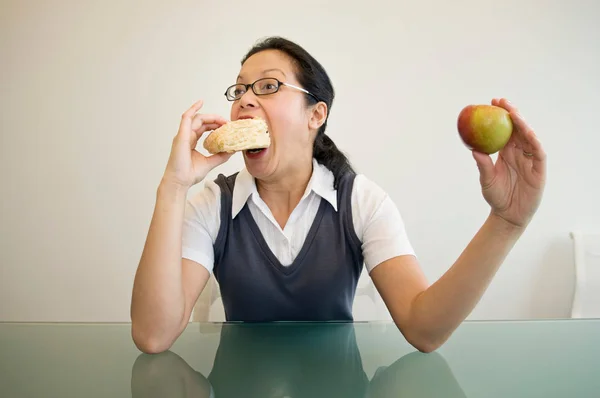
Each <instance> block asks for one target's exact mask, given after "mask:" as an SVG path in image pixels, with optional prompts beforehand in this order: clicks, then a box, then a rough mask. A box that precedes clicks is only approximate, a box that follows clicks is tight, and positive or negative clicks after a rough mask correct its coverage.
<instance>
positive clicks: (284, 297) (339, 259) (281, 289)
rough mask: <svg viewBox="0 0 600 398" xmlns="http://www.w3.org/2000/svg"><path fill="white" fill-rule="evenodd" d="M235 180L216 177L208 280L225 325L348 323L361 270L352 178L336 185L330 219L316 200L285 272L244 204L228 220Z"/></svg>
mask: <svg viewBox="0 0 600 398" xmlns="http://www.w3.org/2000/svg"><path fill="white" fill-rule="evenodd" d="M237 174H238V173H235V174H233V175H231V176H229V177H225V176H224V175H223V174H220V175H219V176H218V177H217V179H216V180H215V182H216V183H217V184H218V186H219V187H220V189H221V225H220V227H219V232H218V235H217V238H216V241H215V244H214V252H215V264H214V275H215V278H216V280H217V282H219V288H220V290H221V298H222V300H223V306H224V308H225V319H226V320H227V321H245V322H270V321H352V320H353V317H352V304H353V301H354V294H355V291H356V285H357V283H358V278H359V277H360V273H361V271H362V267H363V260H364V259H363V255H362V248H361V242H360V240H359V239H358V237H357V236H356V233H355V231H354V224H353V222H352V208H351V196H352V185H353V184H354V177H355V174H354V173H348V174H346V175H344V176H343V177H342V178H340V182H339V186H338V189H337V204H338V211H336V210H335V209H334V208H333V206H331V204H330V203H329V202H328V201H326V200H324V199H322V200H321V204H320V206H319V209H318V211H317V214H316V216H315V219H314V222H313V224H312V226H311V228H310V230H309V232H308V235H307V237H306V240H305V241H304V245H303V246H302V249H301V250H300V252H299V253H298V255H297V257H296V258H295V259H294V261H293V263H292V264H290V265H288V266H283V265H281V263H280V262H279V261H278V260H277V258H276V257H275V255H274V254H273V252H272V251H271V250H270V248H269V247H268V245H267V243H266V241H265V239H264V237H263V236H262V234H261V232H260V230H259V228H258V225H257V224H256V222H255V221H254V218H253V216H252V213H251V212H250V209H249V208H248V204H245V205H244V207H243V208H242V210H241V211H240V212H239V213H238V215H237V216H236V217H235V218H233V217H232V215H231V213H232V197H233V187H234V185H235V179H236V177H237Z"/></svg>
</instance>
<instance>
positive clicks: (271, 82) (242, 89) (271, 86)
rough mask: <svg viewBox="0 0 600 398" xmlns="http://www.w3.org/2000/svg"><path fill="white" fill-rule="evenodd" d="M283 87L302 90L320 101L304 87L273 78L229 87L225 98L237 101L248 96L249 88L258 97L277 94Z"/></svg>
mask: <svg viewBox="0 0 600 398" xmlns="http://www.w3.org/2000/svg"><path fill="white" fill-rule="evenodd" d="M281 86H287V87H291V88H295V89H296V90H300V91H302V92H303V93H306V94H308V95H310V96H311V97H313V98H314V99H315V100H317V101H319V99H318V98H317V97H316V96H315V95H313V94H312V93H310V92H309V91H307V90H305V89H303V88H302V87H298V86H294V85H293V84H289V83H284V82H281V81H279V80H277V79H275V78H273V77H265V78H262V79H258V80H257V81H255V82H254V83H250V84H243V83H238V84H234V85H231V86H229V87H227V90H226V91H225V97H226V98H227V100H228V101H237V100H239V99H240V98H242V96H243V95H244V94H246V92H247V91H248V89H249V88H251V89H252V91H253V92H254V94H256V95H269V94H275V93H276V92H278V91H279V87H281Z"/></svg>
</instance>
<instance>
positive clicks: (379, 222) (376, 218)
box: [352, 174, 415, 272]
mask: <svg viewBox="0 0 600 398" xmlns="http://www.w3.org/2000/svg"><path fill="white" fill-rule="evenodd" d="M352 219H353V224H354V230H355V231H356V235H357V236H358V238H359V239H360V241H361V242H362V252H363V256H364V261H365V266H366V268H367V271H368V272H371V271H372V270H373V269H374V268H375V267H376V266H377V265H379V264H381V263H382V262H384V261H386V260H389V259H390V258H393V257H396V256H402V255H415V252H414V249H413V247H412V244H411V243H410V240H409V239H408V235H407V233H406V229H405V226H404V220H403V219H402V216H401V215H400V212H399V211H398V208H397V207H396V204H395V203H394V201H393V200H392V198H390V197H389V195H388V194H387V193H386V192H385V191H384V190H383V189H382V188H381V187H379V186H378V185H377V184H376V183H375V182H373V181H371V180H369V179H368V178H366V177H365V176H364V175H362V174H359V175H357V176H356V179H355V181H354V187H353V190H352Z"/></svg>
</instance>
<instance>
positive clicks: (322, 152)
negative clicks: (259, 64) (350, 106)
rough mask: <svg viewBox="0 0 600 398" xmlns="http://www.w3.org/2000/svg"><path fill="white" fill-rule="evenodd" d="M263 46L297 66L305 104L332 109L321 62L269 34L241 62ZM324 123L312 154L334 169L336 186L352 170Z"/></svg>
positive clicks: (328, 83) (332, 92)
mask: <svg viewBox="0 0 600 398" xmlns="http://www.w3.org/2000/svg"><path fill="white" fill-rule="evenodd" d="M264 50H278V51H282V52H283V53H285V54H287V55H288V56H289V57H290V59H291V60H292V61H293V63H294V65H295V67H296V78H297V79H298V83H300V86H301V87H302V88H304V89H305V90H307V91H308V92H309V93H310V94H306V96H305V98H306V104H307V105H308V106H310V105H314V104H316V103H317V102H319V101H322V102H324V103H325V104H326V105H327V111H328V113H330V112H331V106H332V105H333V99H334V97H335V90H334V89H333V85H332V84H331V80H330V79H329V76H328V75H327V72H326V71H325V68H323V65H321V64H320V63H319V62H318V61H317V60H316V59H315V58H314V57H313V56H312V55H310V54H309V53H308V52H307V51H306V50H305V49H304V48H302V47H300V46H299V45H298V44H296V43H294V42H292V41H290V40H288V39H285V38H283V37H277V36H275V37H268V38H266V39H264V40H262V41H260V42H258V43H257V44H255V45H254V46H253V47H252V48H251V49H250V51H248V52H247V53H246V55H245V56H244V58H243V59H242V65H243V64H244V62H246V60H247V59H248V58H250V57H251V56H252V55H254V54H256V53H259V52H261V51H264ZM326 126H327V120H325V123H324V124H323V125H322V126H321V128H320V129H319V131H318V133H317V137H316V138H315V142H314V143H313V158H315V159H316V160H317V162H319V163H320V164H322V165H324V166H325V167H327V168H328V169H329V170H330V171H331V172H332V173H333V176H334V182H333V186H334V188H335V189H337V188H338V183H339V181H340V179H341V177H342V176H343V175H344V174H345V173H348V172H350V173H354V170H353V169H352V166H350V162H349V161H348V159H347V158H346V155H344V154H343V153H342V152H341V151H340V150H339V149H338V147H337V146H336V145H335V144H334V143H333V141H332V140H331V138H329V137H328V136H327V135H325V128H326Z"/></svg>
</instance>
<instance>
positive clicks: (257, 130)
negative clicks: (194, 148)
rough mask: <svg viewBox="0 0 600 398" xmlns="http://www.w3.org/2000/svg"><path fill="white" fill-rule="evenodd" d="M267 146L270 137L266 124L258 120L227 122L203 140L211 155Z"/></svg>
mask: <svg viewBox="0 0 600 398" xmlns="http://www.w3.org/2000/svg"><path fill="white" fill-rule="evenodd" d="M269 145H271V136H270V134H269V131H268V126H267V122H265V121H264V120H263V119H260V118H254V119H239V120H235V121H232V122H229V123H227V124H224V125H223V126H221V127H219V128H218V129H216V130H213V132H211V133H210V134H209V135H208V137H206V139H205V140H204V148H205V149H206V150H207V151H208V152H210V153H212V154H215V153H219V152H230V153H231V152H236V151H244V150H246V149H259V148H267V147H268V146H269Z"/></svg>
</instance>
